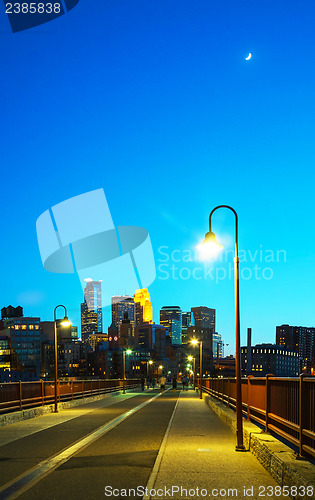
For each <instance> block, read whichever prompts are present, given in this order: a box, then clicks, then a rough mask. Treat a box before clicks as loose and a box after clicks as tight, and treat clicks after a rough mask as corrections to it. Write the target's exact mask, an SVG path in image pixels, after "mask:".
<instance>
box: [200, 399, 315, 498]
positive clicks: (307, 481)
mask: <svg viewBox="0 0 315 500" xmlns="http://www.w3.org/2000/svg"><path fill="white" fill-rule="evenodd" d="M203 399H204V401H205V402H206V403H207V404H208V405H209V406H210V408H211V409H212V410H213V411H214V412H215V413H216V414H217V415H218V417H220V419H221V420H223V422H224V423H225V424H226V425H227V426H228V427H230V429H231V430H232V431H233V432H234V433H235V434H236V415H235V412H234V411H233V410H231V409H230V408H228V407H227V406H226V405H225V404H223V403H220V402H219V401H217V400H216V399H215V398H212V397H211V396H209V395H206V394H203ZM243 435H244V444H245V446H246V449H247V450H250V451H251V453H253V455H255V457H256V458H257V459H258V460H259V462H260V463H261V464H262V465H263V467H264V468H265V469H266V470H267V471H268V472H269V474H270V475H271V476H272V477H273V478H274V479H275V481H276V482H277V483H278V484H279V485H280V486H282V487H283V486H288V487H289V488H291V487H292V486H296V487H297V488H299V487H301V490H299V491H301V492H302V491H303V487H304V488H307V486H309V487H313V495H315V465H314V464H312V463H310V462H309V461H308V460H297V459H296V455H295V454H294V451H293V450H292V449H291V448H289V447H288V446H286V445H285V444H283V443H281V441H279V440H278V439H277V438H275V437H273V436H271V435H270V434H265V433H264V432H263V431H262V430H261V429H260V428H259V427H257V426H256V425H255V424H253V423H252V422H247V421H246V420H243ZM313 495H311V496H313ZM291 498H295V496H292V497H291ZM296 498H299V499H305V500H306V499H309V498H310V495H307V494H305V495H304V494H303V495H297V496H296Z"/></svg>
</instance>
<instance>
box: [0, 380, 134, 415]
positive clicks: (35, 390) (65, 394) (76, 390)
mask: <svg viewBox="0 0 315 500" xmlns="http://www.w3.org/2000/svg"><path fill="white" fill-rule="evenodd" d="M139 385H140V380H139V379H130V380H126V382H125V388H126V389H134V388H135V387H137V386H139ZM122 389H123V380H122V379H91V380H69V381H63V380H60V381H58V388H57V390H58V402H59V403H60V402H62V401H71V400H74V399H84V398H86V397H90V396H99V395H101V394H106V393H110V392H117V391H120V390H122ZM54 401H55V385H54V382H52V381H46V380H45V381H44V380H39V381H36V382H8V383H2V384H0V414H3V413H8V412H12V411H19V410H24V409H27V408H34V407H36V406H44V405H49V404H53V403H54Z"/></svg>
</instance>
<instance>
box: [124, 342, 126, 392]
mask: <svg viewBox="0 0 315 500" xmlns="http://www.w3.org/2000/svg"><path fill="white" fill-rule="evenodd" d="M125 380H126V353H125V349H123V394H126V386H125Z"/></svg>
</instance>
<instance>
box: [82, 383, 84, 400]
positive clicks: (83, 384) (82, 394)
mask: <svg viewBox="0 0 315 500" xmlns="http://www.w3.org/2000/svg"><path fill="white" fill-rule="evenodd" d="M82 399H84V380H82Z"/></svg>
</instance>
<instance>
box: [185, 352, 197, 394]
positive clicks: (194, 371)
mask: <svg viewBox="0 0 315 500" xmlns="http://www.w3.org/2000/svg"><path fill="white" fill-rule="evenodd" d="M187 359H188V361H193V362H194V365H193V366H194V367H193V381H194V390H195V389H196V381H195V373H196V358H195V356H188V358H187Z"/></svg>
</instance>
